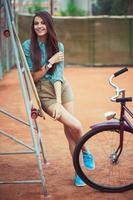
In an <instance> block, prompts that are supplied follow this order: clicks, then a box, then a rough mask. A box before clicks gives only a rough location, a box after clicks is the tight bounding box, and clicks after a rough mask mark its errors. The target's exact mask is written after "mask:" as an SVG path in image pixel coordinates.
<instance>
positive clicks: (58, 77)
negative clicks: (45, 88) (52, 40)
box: [50, 43, 64, 84]
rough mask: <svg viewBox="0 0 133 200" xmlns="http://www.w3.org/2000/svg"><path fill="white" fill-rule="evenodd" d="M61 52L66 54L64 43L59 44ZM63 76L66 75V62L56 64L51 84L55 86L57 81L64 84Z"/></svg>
mask: <svg viewBox="0 0 133 200" xmlns="http://www.w3.org/2000/svg"><path fill="white" fill-rule="evenodd" d="M59 51H62V52H63V53H64V45H63V44H62V43H59ZM63 74H64V61H61V62H59V63H57V64H56V68H55V71H54V72H53V74H52V77H51V80H50V81H51V83H52V84H54V83H55V82H56V81H61V82H63Z"/></svg>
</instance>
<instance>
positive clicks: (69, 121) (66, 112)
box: [47, 102, 86, 154]
mask: <svg viewBox="0 0 133 200" xmlns="http://www.w3.org/2000/svg"><path fill="white" fill-rule="evenodd" d="M53 107H54V105H51V106H49V107H48V109H47V113H48V114H49V115H50V116H52V111H53ZM72 114H73V102H68V103H66V104H64V105H63V106H61V117H60V118H59V119H58V121H60V122H61V123H62V124H63V125H64V131H65V135H66V137H67V140H68V143H69V148H70V152H71V154H72V153H73V150H74V148H75V145H76V144H77V142H78V141H79V139H80V138H81V136H82V126H81V123H80V122H79V121H78V120H77V119H76V118H75V117H74V116H73V115H72ZM83 150H84V151H86V148H85V147H83Z"/></svg>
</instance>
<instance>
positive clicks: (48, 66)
mask: <svg viewBox="0 0 133 200" xmlns="http://www.w3.org/2000/svg"><path fill="white" fill-rule="evenodd" d="M22 46H23V50H24V53H25V56H26V59H27V62H28V65H29V68H30V70H31V73H32V76H33V80H34V82H35V85H36V88H37V91H38V95H39V98H40V101H41V104H42V108H43V109H44V110H45V112H46V113H48V114H49V115H50V116H51V117H53V118H54V119H55V120H58V121H59V122H61V123H62V124H63V125H64V132H65V135H66V138H67V140H68V144H69V148H70V152H71V155H72V154H73V150H74V148H75V145H76V143H77V142H78V141H79V139H80V138H81V136H82V126H81V123H80V122H79V121H78V119H76V118H75V117H74V115H73V98H74V97H73V92H72V89H71V87H70V85H69V83H68V81H67V80H66V79H65V78H64V76H63V71H64V46H63V44H62V43H59V42H58V40H57V36H56V33H55V30H54V25H53V20H52V17H51V15H50V14H49V13H48V12H46V11H42V12H38V13H36V15H35V16H34V17H33V20H32V24H31V39H30V40H26V41H25V42H24V43H23V45H22ZM83 161H84V165H85V167H86V168H87V169H90V170H91V169H94V167H95V163H94V159H93V156H92V154H91V153H90V152H89V151H87V149H86V148H85V147H84V148H83ZM74 181H75V185H76V186H84V185H85V183H84V182H83V181H82V180H81V179H80V178H79V176H77V175H75V179H74Z"/></svg>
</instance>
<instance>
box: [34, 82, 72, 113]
mask: <svg viewBox="0 0 133 200" xmlns="http://www.w3.org/2000/svg"><path fill="white" fill-rule="evenodd" d="M36 88H37V92H38V95H39V98H40V101H41V104H42V108H43V109H44V110H46V109H47V108H48V107H49V106H50V105H52V104H54V103H56V95H55V90H54V86H53V85H52V83H51V82H50V81H49V80H39V81H38V82H37V83H36ZM73 99H74V95H73V92H72V89H71V86H70V84H69V82H68V81H67V80H65V81H64V83H62V84H61V101H62V104H65V103H67V102H69V101H73Z"/></svg>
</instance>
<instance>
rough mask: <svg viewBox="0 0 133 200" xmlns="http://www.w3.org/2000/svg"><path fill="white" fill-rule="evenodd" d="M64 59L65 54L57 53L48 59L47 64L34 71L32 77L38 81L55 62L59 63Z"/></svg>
mask: <svg viewBox="0 0 133 200" xmlns="http://www.w3.org/2000/svg"><path fill="white" fill-rule="evenodd" d="M63 59H64V54H63V53H62V52H60V51H59V52H57V53H55V54H54V55H53V56H52V57H51V58H50V59H49V60H48V61H49V63H48V64H47V65H44V66H43V67H42V68H41V69H40V70H38V71H37V72H32V77H33V80H34V81H35V82H37V81H38V80H39V79H40V78H42V77H43V76H44V75H45V74H46V73H47V71H48V70H49V69H50V68H51V67H52V65H53V64H55V63H58V62H60V61H62V60H63Z"/></svg>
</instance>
